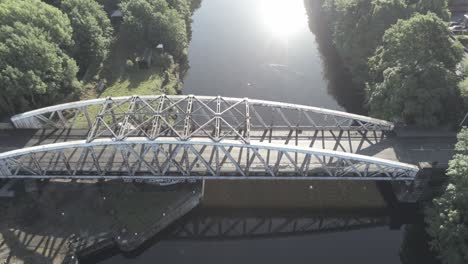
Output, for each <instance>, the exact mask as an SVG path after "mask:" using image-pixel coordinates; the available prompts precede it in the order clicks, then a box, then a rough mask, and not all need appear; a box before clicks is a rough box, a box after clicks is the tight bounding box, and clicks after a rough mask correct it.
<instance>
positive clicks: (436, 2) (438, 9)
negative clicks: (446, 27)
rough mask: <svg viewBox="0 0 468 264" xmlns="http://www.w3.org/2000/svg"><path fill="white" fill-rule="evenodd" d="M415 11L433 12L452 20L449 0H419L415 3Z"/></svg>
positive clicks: (442, 17) (444, 18) (446, 19)
mask: <svg viewBox="0 0 468 264" xmlns="http://www.w3.org/2000/svg"><path fill="white" fill-rule="evenodd" d="M415 11H416V12H419V13H421V14H427V13H429V12H432V13H434V14H436V15H437V16H439V17H440V18H441V19H443V20H445V21H449V20H450V12H449V10H448V0H419V1H417V2H416V4H415Z"/></svg>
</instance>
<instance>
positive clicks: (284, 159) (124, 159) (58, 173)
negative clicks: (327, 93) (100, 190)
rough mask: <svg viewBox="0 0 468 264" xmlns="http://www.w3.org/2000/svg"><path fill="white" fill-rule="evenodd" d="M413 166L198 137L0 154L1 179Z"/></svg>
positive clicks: (397, 171) (277, 174) (357, 174)
mask: <svg viewBox="0 0 468 264" xmlns="http://www.w3.org/2000/svg"><path fill="white" fill-rule="evenodd" d="M418 170H419V169H418V167H416V166H413V165H409V164H405V163H399V162H393V161H388V160H383V159H378V158H373V157H368V156H362V155H357V154H352V153H344V152H337V151H330V150H323V149H314V148H308V147H299V146H286V145H278V144H270V143H264V142H258V141H255V142H250V144H245V142H243V141H242V140H220V141H217V142H216V141H213V140H209V139H206V138H192V139H189V140H181V139H180V138H177V137H175V138H167V137H164V138H163V137H161V138H157V139H154V140H149V139H148V138H145V137H131V138H127V139H126V140H124V141H116V140H113V139H110V138H101V139H96V140H93V141H92V142H87V141H86V140H81V141H70V142H61V143H55V144H48V145H40V146H35V147H29V148H23V149H19V150H14V151H10V152H5V153H1V154H0V175H1V176H2V178H33V179H34V178H41V179H44V178H66V179H89V178H91V179H144V180H151V179H161V178H166V179H354V180H413V179H414V177H415V176H416V174H417V172H418Z"/></svg>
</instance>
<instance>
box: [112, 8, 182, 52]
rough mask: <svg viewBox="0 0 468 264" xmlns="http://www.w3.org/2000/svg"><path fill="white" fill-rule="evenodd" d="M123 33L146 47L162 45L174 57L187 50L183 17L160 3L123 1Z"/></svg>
mask: <svg viewBox="0 0 468 264" xmlns="http://www.w3.org/2000/svg"><path fill="white" fill-rule="evenodd" d="M120 6H121V9H122V13H123V14H124V22H123V27H124V30H126V31H127V32H129V33H131V34H132V35H133V36H134V38H135V39H139V40H140V41H142V42H144V43H145V44H146V45H149V46H152V47H154V46H156V45H158V44H159V43H162V44H164V47H165V49H166V50H167V51H169V52H171V53H172V54H173V55H175V56H177V57H181V56H184V55H185V53H186V48H187V47H188V37H187V28H186V24H185V20H184V17H183V16H182V15H181V14H179V13H178V12H177V10H175V9H173V8H171V7H170V6H169V5H168V3H167V2H166V1H164V0H131V1H129V0H127V1H124V2H122V3H121V5H120Z"/></svg>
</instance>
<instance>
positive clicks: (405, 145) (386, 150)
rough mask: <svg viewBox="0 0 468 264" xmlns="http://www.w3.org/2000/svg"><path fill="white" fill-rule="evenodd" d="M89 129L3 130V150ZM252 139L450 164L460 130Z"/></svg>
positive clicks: (79, 136)
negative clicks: (456, 131)
mask: <svg viewBox="0 0 468 264" xmlns="http://www.w3.org/2000/svg"><path fill="white" fill-rule="evenodd" d="M87 133H88V131H87V130H62V129H60V130H26V129H18V130H0V152H5V151H10V150H15V149H19V148H24V147H29V146H37V145H44V144H51V143H57V142H64V141H74V140H83V139H85V138H86V135H87ZM251 140H252V141H257V140H258V141H264V142H271V143H275V144H287V145H298V146H302V147H304V146H311V147H314V148H323V149H328V150H336V151H342V152H350V153H356V154H362V155H366V156H372V157H377V158H382V159H387V160H392V161H399V162H404V163H409V164H414V165H418V163H419V162H430V163H433V162H436V163H437V166H438V167H446V166H447V164H448V161H449V160H450V159H451V158H452V156H453V154H454V150H453V149H454V145H455V143H456V133H455V132H446V131H435V130H414V129H396V130H395V131H394V133H392V134H389V135H384V134H382V133H380V132H368V133H367V135H365V134H363V133H361V132H355V131H354V132H339V131H303V132H299V133H297V134H296V132H293V133H291V132H290V131H289V132H288V131H284V132H283V133H281V132H276V133H275V134H273V135H271V136H269V135H267V134H266V133H263V132H262V131H253V132H252V133H251Z"/></svg>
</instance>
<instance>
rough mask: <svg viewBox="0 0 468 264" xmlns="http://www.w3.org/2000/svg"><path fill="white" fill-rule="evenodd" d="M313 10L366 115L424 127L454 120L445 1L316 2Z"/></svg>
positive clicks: (457, 96)
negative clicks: (360, 97) (317, 10)
mask: <svg viewBox="0 0 468 264" xmlns="http://www.w3.org/2000/svg"><path fill="white" fill-rule="evenodd" d="M319 8H320V9H321V12H322V17H324V19H325V21H323V22H324V23H326V24H327V26H328V29H329V31H330V32H331V38H332V43H333V45H334V47H335V48H336V50H337V53H338V55H339V57H340V59H341V60H342V63H343V64H344V67H345V68H346V69H347V70H349V72H350V74H351V76H352V80H353V82H354V84H355V85H356V86H357V87H359V88H358V90H359V91H360V92H361V93H362V94H364V97H365V105H366V109H367V111H368V113H369V115H370V116H373V117H377V118H381V119H386V120H389V121H392V122H395V123H397V124H404V125H415V126H419V127H427V128H429V127H440V126H453V125H454V124H456V123H457V122H459V121H460V118H461V117H460V115H461V113H463V112H464V105H463V100H462V97H461V93H460V90H459V88H458V83H459V82H460V81H461V80H462V79H463V78H462V76H460V75H459V74H457V70H458V69H459V68H458V66H459V65H460V64H461V61H462V58H463V47H462V45H461V44H460V43H458V42H454V41H452V40H451V39H450V31H449V29H448V21H449V19H450V13H449V10H448V2H447V0H436V1H423V0H391V1H387V0H385V1H384V0H379V1H372V0H357V1H356V0H321V1H320V6H319ZM456 113H459V114H456Z"/></svg>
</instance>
